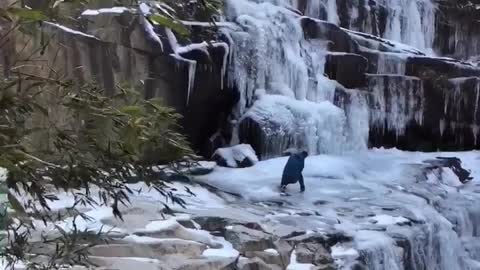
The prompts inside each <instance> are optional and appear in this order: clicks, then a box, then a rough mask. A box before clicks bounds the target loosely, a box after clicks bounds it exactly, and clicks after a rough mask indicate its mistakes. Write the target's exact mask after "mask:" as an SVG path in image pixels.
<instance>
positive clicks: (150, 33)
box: [142, 17, 163, 51]
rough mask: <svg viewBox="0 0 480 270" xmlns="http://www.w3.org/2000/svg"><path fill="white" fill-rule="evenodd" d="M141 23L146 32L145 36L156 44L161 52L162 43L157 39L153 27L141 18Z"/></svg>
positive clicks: (145, 19)
mask: <svg viewBox="0 0 480 270" xmlns="http://www.w3.org/2000/svg"><path fill="white" fill-rule="evenodd" d="M142 23H143V26H144V29H145V31H146V32H147V36H148V37H150V38H151V39H152V40H153V41H154V42H155V43H157V44H158V45H159V46H160V48H161V50H162V51H163V42H162V40H161V39H160V38H159V37H158V35H157V33H156V32H155V30H154V29H153V25H152V24H151V23H150V22H149V21H148V19H147V18H145V17H143V18H142Z"/></svg>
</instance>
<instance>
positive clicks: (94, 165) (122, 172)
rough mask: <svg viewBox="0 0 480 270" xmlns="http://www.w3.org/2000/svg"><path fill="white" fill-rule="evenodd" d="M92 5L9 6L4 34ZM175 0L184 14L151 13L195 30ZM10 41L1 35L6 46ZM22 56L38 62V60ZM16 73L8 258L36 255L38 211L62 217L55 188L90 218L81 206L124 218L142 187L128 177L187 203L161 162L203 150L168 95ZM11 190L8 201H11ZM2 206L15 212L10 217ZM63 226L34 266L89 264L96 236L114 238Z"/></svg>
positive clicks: (208, 12) (0, 253)
mask: <svg viewBox="0 0 480 270" xmlns="http://www.w3.org/2000/svg"><path fill="white" fill-rule="evenodd" d="M22 2H28V1H22ZM92 2H94V1H93V0H90V1H88V0H50V1H45V2H44V3H45V5H42V6H41V7H38V8H37V9H34V10H32V9H30V8H27V7H26V6H21V5H17V4H14V5H12V6H9V7H6V8H4V9H0V21H2V19H3V21H5V20H6V21H8V22H10V26H11V29H12V31H6V32H0V34H2V33H3V34H4V36H0V40H2V41H3V40H7V39H8V35H10V34H12V33H13V32H14V31H15V30H16V29H22V28H27V27H26V26H29V27H31V26H35V25H36V24H38V23H41V22H42V21H45V20H53V21H57V22H74V21H75V20H74V19H72V18H73V17H74V16H66V17H65V16H62V15H61V9H62V6H63V5H73V6H75V7H84V6H86V5H89V4H92ZM166 2H167V1H166ZM167 4H168V3H167ZM189 5H192V3H191V2H189ZM194 5H196V6H195V10H197V11H198V10H199V11H201V13H202V16H207V17H210V16H212V15H213V14H216V12H218V9H219V7H220V6H221V2H220V1H218V0H210V1H205V0H202V1H200V2H199V3H196V4H194ZM132 6H133V7H135V6H136V4H133V5H132ZM172 6H174V7H175V8H176V9H177V10H176V11H175V12H171V13H169V12H167V13H164V12H163V13H162V11H161V10H159V11H158V12H157V13H156V14H153V15H151V16H150V17H149V19H150V20H151V21H152V22H154V23H156V24H158V25H161V26H165V27H169V28H171V29H172V30H174V31H175V32H177V33H179V34H181V35H187V34H188V30H187V29H186V28H185V27H184V26H183V25H182V23H181V19H185V17H182V16H178V15H177V14H178V13H182V12H183V10H180V9H181V8H182V7H181V6H175V5H172ZM78 11H80V10H78ZM72 12H73V14H74V13H75V12H77V10H73V11H72ZM3 45H5V43H2V42H0V50H1V49H2V48H1V46H3ZM41 46H42V47H43V46H48V45H47V44H41ZM42 50H44V48H42ZM22 61H23V63H22V64H25V63H28V59H22ZM9 74H12V75H13V76H11V77H10V78H8V79H5V80H1V81H0V168H5V169H6V170H7V172H8V173H7V177H6V181H5V182H1V180H0V184H4V185H6V187H8V189H6V188H5V187H3V189H2V186H1V185H0V232H1V230H4V231H6V232H7V236H6V237H4V239H2V236H1V235H0V243H2V244H3V243H6V245H5V246H4V249H3V250H0V257H5V258H7V260H8V263H9V264H8V266H9V267H13V265H14V264H15V262H17V261H28V260H29V259H31V256H32V249H33V248H34V247H32V245H31V243H30V242H29V240H30V237H31V232H32V230H34V229H35V228H34V226H33V223H32V219H33V218H36V219H38V218H40V219H42V221H43V222H44V223H45V224H54V223H55V221H56V220H58V219H60V217H59V216H58V215H53V214H51V213H50V208H49V204H48V203H49V201H55V200H58V198H57V196H56V195H55V194H56V193H58V192H59V191H64V192H66V193H68V194H70V195H71V196H72V197H73V198H74V200H75V204H74V206H73V207H71V208H69V209H67V214H68V215H69V216H73V217H74V220H76V219H80V218H83V219H88V217H87V216H85V215H84V214H82V213H80V212H78V211H77V210H76V207H78V206H91V207H95V206H109V207H111V208H112V211H113V214H114V215H115V216H117V217H118V218H122V213H121V212H120V211H119V205H121V204H123V205H128V203H129V196H130V195H131V194H132V192H133V191H132V190H131V189H130V188H129V187H128V182H129V181H130V180H131V179H132V178H135V179H140V180H142V181H144V182H145V183H146V184H147V185H148V186H150V187H151V188H153V189H155V190H157V191H158V192H159V193H161V194H162V195H164V196H165V197H166V198H167V199H169V200H170V201H172V202H174V203H178V204H180V205H181V206H184V201H183V200H182V199H181V198H179V197H177V196H176V195H175V194H174V193H172V192H170V191H167V189H166V188H167V187H168V183H166V182H164V181H163V180H162V179H159V172H158V171H159V168H158V167H157V165H158V164H159V163H162V164H165V163H168V164H171V165H172V167H177V166H178V164H186V166H188V164H189V163H188V162H190V161H191V160H192V157H193V153H192V151H191V149H190V148H189V146H188V143H187V140H186V139H185V137H184V136H183V135H182V134H180V133H179V132H178V131H179V130H180V129H179V127H178V124H177V122H178V120H179V118H180V116H179V115H178V114H177V113H175V112H174V111H173V110H172V109H170V108H167V107H165V106H164V105H163V104H162V102H161V101H160V100H155V99H152V100H144V99H143V98H141V97H140V96H139V95H138V93H137V92H136V91H135V90H134V89H128V88H126V87H122V86H117V89H116V90H117V91H116V93H117V94H115V95H114V96H111V97H106V96H105V95H104V94H103V89H101V88H99V87H98V86H96V85H95V84H94V83H92V84H87V85H78V84H75V83H73V82H70V81H66V80H62V79H58V78H54V77H42V76H38V75H33V74H25V73H21V72H20V71H18V70H17V69H12V70H10V72H9ZM152 156H153V157H154V158H152ZM185 157H186V158H187V159H186V160H185V159H184V158H185ZM185 161H187V162H185ZM172 163H175V164H172ZM1 194H5V195H3V199H4V200H7V202H2V198H1V197H2V195H1ZM20 197H22V200H20V199H19V198H20ZM2 203H4V204H8V205H9V208H10V209H11V210H12V211H11V212H9V213H8V215H7V212H6V210H5V209H2ZM45 213H47V214H45ZM56 230H57V232H58V233H59V235H60V236H58V235H57V236H56V237H51V236H50V237H48V236H42V241H43V244H45V245H51V246H53V248H51V249H50V250H54V251H55V252H53V253H49V254H47V255H48V256H49V258H50V259H49V260H48V261H47V262H45V263H43V264H37V263H30V264H29V267H30V269H55V268H57V267H59V266H60V265H65V264H69V265H73V264H88V263H89V262H88V248H89V247H90V246H91V245H92V244H94V243H92V241H86V239H90V240H91V239H96V240H97V242H102V241H107V240H108V239H105V235H104V234H98V233H97V232H90V231H78V230H77V229H76V228H74V230H73V231H69V232H66V231H64V230H63V229H61V228H59V227H56Z"/></svg>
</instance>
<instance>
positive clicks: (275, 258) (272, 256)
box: [244, 249, 284, 266]
mask: <svg viewBox="0 0 480 270" xmlns="http://www.w3.org/2000/svg"><path fill="white" fill-rule="evenodd" d="M244 256H245V257H247V258H259V259H261V260H262V261H263V262H265V263H266V264H273V265H278V266H283V265H284V262H283V260H282V257H281V256H280V253H278V251H276V250H275V249H267V250H264V251H247V252H245V254H244Z"/></svg>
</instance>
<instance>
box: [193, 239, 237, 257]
mask: <svg viewBox="0 0 480 270" xmlns="http://www.w3.org/2000/svg"><path fill="white" fill-rule="evenodd" d="M213 242H215V243H217V244H220V245H221V246H222V247H221V248H208V249H206V250H205V251H203V253H202V255H203V256H206V257H226V258H236V257H238V256H239V254H240V253H239V252H238V251H237V250H236V249H235V248H233V246H232V244H231V243H230V242H228V241H226V240H225V238H223V237H213Z"/></svg>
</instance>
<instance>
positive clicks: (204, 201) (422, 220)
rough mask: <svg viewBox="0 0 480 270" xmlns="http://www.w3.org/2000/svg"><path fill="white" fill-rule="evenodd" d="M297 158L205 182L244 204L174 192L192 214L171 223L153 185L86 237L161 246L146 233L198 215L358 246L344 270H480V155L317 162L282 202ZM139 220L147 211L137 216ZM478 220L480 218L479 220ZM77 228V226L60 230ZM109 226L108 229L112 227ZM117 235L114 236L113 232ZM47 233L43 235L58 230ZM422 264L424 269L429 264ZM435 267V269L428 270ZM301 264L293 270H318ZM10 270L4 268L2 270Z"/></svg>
mask: <svg viewBox="0 0 480 270" xmlns="http://www.w3.org/2000/svg"><path fill="white" fill-rule="evenodd" d="M438 156H443V157H458V158H460V159H461V160H462V162H463V163H462V166H463V167H464V168H466V169H468V170H471V172H472V176H473V177H474V180H473V181H472V182H470V183H467V184H465V185H462V184H461V183H460V182H459V181H458V178H457V177H456V176H455V175H454V174H453V173H452V172H451V171H450V170H449V169H446V170H444V171H443V172H442V173H440V174H437V175H435V174H434V173H429V174H427V175H425V176H424V177H422V172H424V171H425V168H426V167H427V166H428V164H426V163H424V162H423V161H425V160H429V159H435V158H436V157H438ZM286 160H287V158H277V159H272V160H267V161H261V162H258V163H257V164H256V165H255V166H254V167H251V168H245V169H227V168H220V167H216V168H215V170H214V171H213V172H212V173H210V174H208V175H205V176H202V177H198V178H197V179H195V180H196V181H199V182H204V183H208V184H209V185H211V186H214V187H217V188H219V189H220V190H223V191H227V192H231V193H236V194H240V195H241V196H242V197H241V198H239V197H235V196H231V195H227V194H225V193H218V192H216V193H214V192H211V191H209V190H208V189H206V188H204V187H202V186H199V185H188V188H189V189H190V190H191V191H192V192H193V193H194V194H195V195H191V194H190V193H189V192H187V191H186V190H185V188H184V185H183V184H180V183H175V184H173V186H172V188H173V189H175V190H176V191H177V192H180V194H181V196H182V197H183V199H185V200H186V202H187V204H188V206H187V209H181V208H180V207H178V206H172V208H173V209H175V210H178V211H182V212H183V213H184V214H182V215H179V216H176V217H170V218H169V219H168V220H166V221H165V220H163V219H162V217H161V214H159V210H161V209H162V204H161V203H160V202H165V199H164V198H163V197H161V196H160V195H159V194H158V193H156V192H154V191H148V190H147V189H146V188H145V186H144V185H143V184H135V185H132V186H131V188H132V189H134V190H139V189H142V190H141V192H140V193H139V194H137V195H135V196H134V197H133V198H132V207H133V208H134V210H132V211H131V213H129V214H128V213H127V215H126V222H125V223H121V222H119V221H114V219H113V215H112V213H111V210H110V209H108V208H100V209H86V211H87V214H88V215H89V216H91V217H93V218H94V221H81V222H78V221H77V224H76V225H77V228H78V229H80V230H81V229H85V228H88V229H92V230H99V229H100V228H102V226H103V230H106V229H113V230H114V231H116V232H117V233H118V234H123V235H124V239H123V240H125V241H127V242H134V243H149V242H152V241H158V239H153V238H150V237H148V236H139V235H138V233H145V232H149V231H150V232H152V231H162V230H167V229H172V228H176V230H177V229H178V228H177V227H178V226H179V225H178V222H177V220H179V221H180V220H188V219H189V218H190V217H194V216H215V217H228V218H234V219H237V220H242V221H246V222H248V221H254V222H257V223H259V224H260V225H262V227H263V228H264V230H265V231H267V232H271V233H274V234H276V235H279V236H282V235H287V234H289V233H291V232H292V231H304V232H306V233H307V234H309V233H331V232H341V233H342V234H344V235H348V236H352V237H353V241H351V242H346V243H341V244H338V245H336V246H335V247H333V248H332V255H333V257H334V258H335V260H336V263H337V265H338V266H339V267H342V268H345V269H348V267H349V265H351V263H352V262H353V261H354V260H355V259H357V258H358V257H359V256H362V258H363V259H364V260H365V261H366V263H367V265H368V266H369V269H373V270H376V269H379V270H380V269H404V268H407V264H409V265H414V266H410V267H413V268H411V269H432V270H433V269H440V270H442V269H444V270H447V269H448V270H461V269H462V270H463V269H480V264H478V262H476V261H474V260H473V259H471V258H472V257H476V256H477V255H478V254H473V255H472V254H471V253H468V252H467V251H466V250H465V247H464V243H465V242H470V241H474V239H476V238H475V237H477V236H478V235H477V231H478V228H480V218H479V217H480V211H479V210H477V209H476V208H477V205H478V202H480V182H478V179H479V178H480V166H479V165H480V152H463V153H460V152H458V153H414V152H403V151H398V150H383V149H376V150H370V151H366V152H363V153H354V154H348V155H344V156H332V155H320V156H312V157H308V158H307V160H306V166H305V170H304V176H305V185H306V192H305V193H300V192H299V186H298V185H292V186H289V187H288V192H289V193H290V194H291V196H280V194H279V192H278V185H279V183H280V178H281V172H282V169H283V166H284V165H285V163H286ZM60 198H61V201H60V202H55V204H52V209H57V210H58V209H61V208H64V207H67V206H70V205H71V204H72V203H73V201H72V200H71V198H69V197H68V196H66V195H65V196H62V195H60ZM137 211H138V212H137ZM477 213H478V216H477V215H476V214H477ZM58 225H60V226H61V227H63V228H64V229H69V228H71V227H72V220H71V219H70V220H68V219H67V220H65V221H62V222H59V224H58ZM106 225H107V227H105V226H106ZM108 226H110V227H108ZM38 227H39V228H41V229H43V230H47V231H48V230H49V229H50V228H45V227H42V225H41V223H40V222H39V223H38ZM178 231H180V235H182V237H183V239H184V240H189V241H196V242H199V243H204V244H206V245H207V246H208V249H206V250H205V251H204V252H203V255H204V256H206V257H236V256H238V252H237V251H236V250H235V249H234V248H233V247H232V245H231V244H230V243H228V242H226V241H225V239H223V238H221V237H215V236H212V235H210V234H208V233H207V232H206V231H202V230H195V229H183V227H182V228H181V229H180V230H178ZM398 237H401V238H402V239H407V240H408V241H409V243H410V246H411V248H412V249H415V250H413V251H412V254H413V255H412V256H413V257H412V258H410V260H412V262H406V261H405V258H404V257H402V255H401V254H402V253H401V252H399V251H398V250H399V249H398V245H397V243H396V242H395V241H396V239H398ZM417 261H423V262H421V263H419V262H417ZM426 265H430V266H426ZM309 267H310V266H309V265H305V264H298V263H296V262H295V254H292V263H291V265H290V266H289V268H288V269H292V270H293V269H309ZM0 268H1V267H0Z"/></svg>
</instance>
